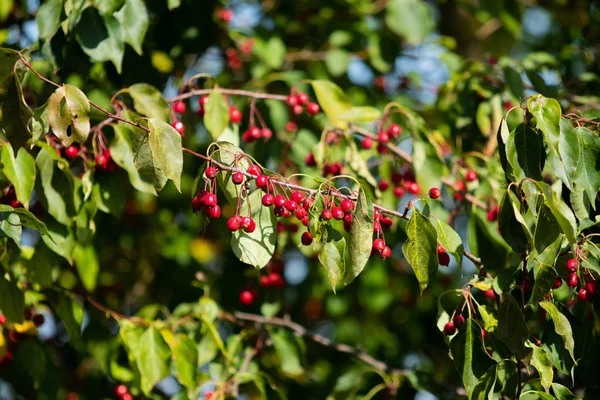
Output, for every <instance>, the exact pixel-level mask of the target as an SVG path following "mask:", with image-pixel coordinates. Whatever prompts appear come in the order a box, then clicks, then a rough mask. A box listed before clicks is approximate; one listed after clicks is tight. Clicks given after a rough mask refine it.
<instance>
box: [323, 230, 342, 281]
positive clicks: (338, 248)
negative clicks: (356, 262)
mask: <svg viewBox="0 0 600 400" xmlns="http://www.w3.org/2000/svg"><path fill="white" fill-rule="evenodd" d="M345 251H346V239H345V238H344V237H343V236H342V234H341V233H339V232H338V231H336V230H335V229H333V228H331V226H328V227H327V240H326V242H325V244H324V245H323V247H322V248H321V251H320V252H319V261H320V262H321V264H322V265H323V267H325V270H326V271H327V277H328V278H329V284H330V285H331V288H332V289H333V292H334V293H335V288H336V287H337V285H338V283H339V282H340V281H341V280H342V278H343V277H344V273H345V272H346V264H345V262H344V253H345Z"/></svg>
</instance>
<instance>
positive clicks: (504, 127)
mask: <svg viewBox="0 0 600 400" xmlns="http://www.w3.org/2000/svg"><path fill="white" fill-rule="evenodd" d="M496 140H497V141H498V155H499V156H500V163H501V165H502V169H503V170H504V174H505V176H506V180H507V181H509V182H514V181H516V179H515V175H514V172H513V170H512V166H511V165H510V163H509V162H508V155H507V152H506V143H508V141H509V140H511V139H510V131H509V130H508V124H507V123H506V119H504V118H503V119H502V122H500V126H499V127H498V133H497V134H496Z"/></svg>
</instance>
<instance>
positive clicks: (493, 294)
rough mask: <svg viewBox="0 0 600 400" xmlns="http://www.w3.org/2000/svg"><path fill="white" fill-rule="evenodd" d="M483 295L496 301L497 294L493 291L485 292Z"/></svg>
mask: <svg viewBox="0 0 600 400" xmlns="http://www.w3.org/2000/svg"><path fill="white" fill-rule="evenodd" d="M483 294H484V295H485V297H487V298H488V299H490V300H496V293H495V292H494V291H493V290H492V289H488V290H484V291H483Z"/></svg>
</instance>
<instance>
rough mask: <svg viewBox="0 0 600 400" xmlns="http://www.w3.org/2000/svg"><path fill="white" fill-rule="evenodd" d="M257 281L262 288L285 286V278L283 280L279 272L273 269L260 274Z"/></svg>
mask: <svg viewBox="0 0 600 400" xmlns="http://www.w3.org/2000/svg"><path fill="white" fill-rule="evenodd" d="M259 281H260V286H261V287H263V288H268V287H275V288H281V287H283V286H285V280H283V277H282V276H281V274H280V273H279V272H275V271H273V272H271V273H270V274H267V275H261V276H260V280H259Z"/></svg>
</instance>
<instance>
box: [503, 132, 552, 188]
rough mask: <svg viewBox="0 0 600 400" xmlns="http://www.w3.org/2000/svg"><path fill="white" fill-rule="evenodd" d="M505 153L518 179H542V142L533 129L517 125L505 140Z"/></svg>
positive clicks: (543, 152)
mask: <svg viewBox="0 0 600 400" xmlns="http://www.w3.org/2000/svg"><path fill="white" fill-rule="evenodd" d="M506 154H507V157H508V161H509V162H510V165H511V166H512V170H513V173H514V174H515V175H516V178H517V179H518V180H521V179H525V178H532V179H535V180H538V181H539V180H542V170H543V169H544V161H545V157H544V156H545V151H544V143H543V141H542V138H541V137H540V136H539V135H538V133H537V132H536V131H535V130H533V129H531V128H530V127H529V126H527V125H525V124H521V125H519V126H517V127H516V128H515V129H514V130H513V131H512V132H511V134H510V136H509V138H508V140H507V142H506Z"/></svg>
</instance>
